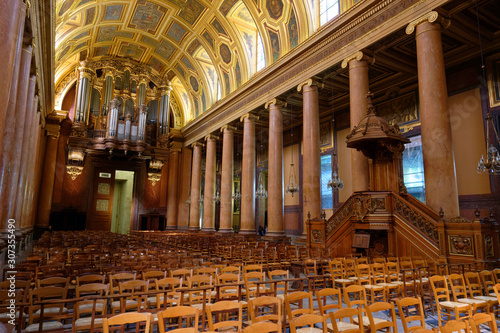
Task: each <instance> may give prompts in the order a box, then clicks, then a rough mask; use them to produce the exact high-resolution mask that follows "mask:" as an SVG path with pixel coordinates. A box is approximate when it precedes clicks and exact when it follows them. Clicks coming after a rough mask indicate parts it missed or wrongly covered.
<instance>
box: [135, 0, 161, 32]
mask: <svg viewBox="0 0 500 333" xmlns="http://www.w3.org/2000/svg"><path fill="white" fill-rule="evenodd" d="M166 12H167V9H166V8H165V7H162V6H160V5H157V4H155V3H152V2H149V1H148V2H143V4H141V3H140V1H138V3H137V6H136V8H135V11H134V15H133V16H132V19H131V20H130V23H129V24H128V27H129V28H133V29H138V30H142V31H144V32H147V33H150V34H152V35H154V34H156V29H157V28H158V25H159V24H160V21H161V20H162V18H163V16H165V13H166Z"/></svg>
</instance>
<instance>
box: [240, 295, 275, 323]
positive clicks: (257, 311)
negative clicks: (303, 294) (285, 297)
mask: <svg viewBox="0 0 500 333" xmlns="http://www.w3.org/2000/svg"><path fill="white" fill-rule="evenodd" d="M282 307H283V303H282V300H281V299H280V298H278V297H273V296H260V297H257V298H254V299H251V300H249V301H248V312H249V313H250V320H251V322H252V324H254V323H258V322H262V321H267V322H273V323H279V325H280V327H281V324H282V321H283V314H282V311H281V310H282Z"/></svg>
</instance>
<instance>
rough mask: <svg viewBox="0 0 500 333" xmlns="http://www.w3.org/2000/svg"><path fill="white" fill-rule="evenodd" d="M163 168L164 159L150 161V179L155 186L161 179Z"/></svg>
mask: <svg viewBox="0 0 500 333" xmlns="http://www.w3.org/2000/svg"><path fill="white" fill-rule="evenodd" d="M162 168H163V161H160V160H151V161H150V162H149V168H148V169H149V170H148V180H149V181H150V182H151V185H153V186H155V185H156V183H157V182H159V181H160V179H161V169H162Z"/></svg>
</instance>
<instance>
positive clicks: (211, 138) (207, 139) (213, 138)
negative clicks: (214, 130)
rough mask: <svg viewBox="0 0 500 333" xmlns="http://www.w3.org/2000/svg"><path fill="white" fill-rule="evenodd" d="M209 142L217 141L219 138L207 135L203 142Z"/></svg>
mask: <svg viewBox="0 0 500 333" xmlns="http://www.w3.org/2000/svg"><path fill="white" fill-rule="evenodd" d="M210 140H215V141H217V140H219V136H218V135H214V134H209V135H207V136H205V141H210Z"/></svg>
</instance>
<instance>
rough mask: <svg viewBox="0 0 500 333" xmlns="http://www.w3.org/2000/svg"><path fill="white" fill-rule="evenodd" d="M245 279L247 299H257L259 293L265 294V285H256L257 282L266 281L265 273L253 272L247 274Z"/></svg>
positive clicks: (244, 276)
mask: <svg viewBox="0 0 500 333" xmlns="http://www.w3.org/2000/svg"><path fill="white" fill-rule="evenodd" d="M243 279H244V280H245V290H246V292H247V299H250V298H253V297H257V293H258V292H264V291H265V290H266V285H265V284H255V282H263V281H265V279H266V275H265V273H263V272H258V271H253V272H248V273H245V274H244V275H243Z"/></svg>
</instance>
